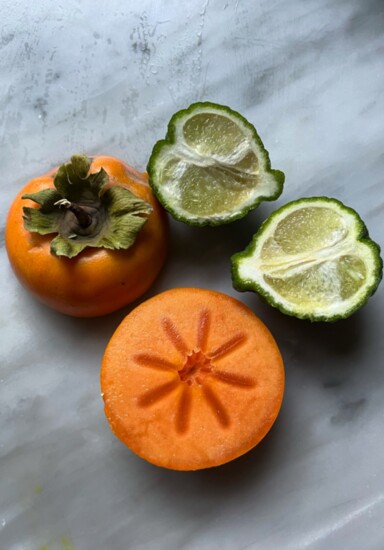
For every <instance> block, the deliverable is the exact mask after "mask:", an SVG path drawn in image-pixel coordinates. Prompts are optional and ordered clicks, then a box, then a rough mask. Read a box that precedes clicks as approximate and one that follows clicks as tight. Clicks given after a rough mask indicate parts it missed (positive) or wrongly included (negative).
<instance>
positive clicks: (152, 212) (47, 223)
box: [6, 155, 168, 317]
mask: <svg viewBox="0 0 384 550" xmlns="http://www.w3.org/2000/svg"><path fill="white" fill-rule="evenodd" d="M66 193H67V194H68V195H69V197H70V198H71V200H68V197H67V196H66ZM53 233H57V236H56V237H55V235H54V234H53ZM167 233H168V227H167V218H166V215H165V213H164V211H163V209H162V207H161V206H160V205H159V203H158V202H157V201H156V199H155V198H154V196H153V194H152V191H151V188H150V187H149V185H148V183H147V175H146V174H145V173H140V172H138V171H136V170H135V169H133V168H131V167H130V166H128V165H127V164H125V163H124V162H122V161H120V160H118V159H116V158H113V157H109V156H98V157H94V158H88V157H85V156H82V155H75V156H73V157H72V159H71V163H68V164H65V165H62V166H61V167H59V168H57V169H55V170H53V171H52V172H50V173H48V174H47V175H44V176H41V177H37V178H35V179H33V180H31V181H30V182H29V183H28V184H27V185H26V187H24V189H22V191H21V192H20V193H19V194H18V195H17V197H16V199H15V200H14V202H13V204H12V205H11V208H10V211H9V214H8V219H7V225H6V248H7V252H8V257H9V260H10V263H11V265H12V268H13V270H14V272H15V274H16V276H17V277H18V279H19V280H20V282H21V283H22V284H23V285H24V286H25V287H26V288H27V289H28V290H29V291H31V292H32V293H33V294H34V295H35V296H36V297H37V298H39V299H40V300H41V301H42V302H44V303H45V304H47V305H48V306H50V307H52V308H54V309H56V310H58V311H61V312H62V313H66V314H69V315H74V316H78V317H93V316H98V315H104V314H106V313H109V312H111V311H114V310H116V309H118V308H120V307H122V306H124V305H126V304H128V303H130V302H132V301H133V300H135V299H136V298H138V297H139V296H141V295H142V294H143V293H144V292H145V291H146V290H148V289H149V287H150V286H151V285H152V283H153V282H154V280H155V278H156V277H157V275H158V273H159V271H160V269H161V267H162V265H163V263H164V260H165V257H166V250H167Z"/></svg>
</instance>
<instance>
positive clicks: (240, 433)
mask: <svg viewBox="0 0 384 550" xmlns="http://www.w3.org/2000/svg"><path fill="white" fill-rule="evenodd" d="M101 388H102V395H103V399H104V404H105V414H106V416H107V418H108V421H109V423H110V426H111V428H112V430H113V432H114V433H115V434H116V436H118V437H119V438H120V439H121V440H122V441H123V442H124V443H125V444H126V445H127V446H128V447H129V448H130V449H131V450H132V451H134V452H135V453H136V454H138V455H139V456H141V457H142V458H144V459H146V460H148V461H149V462H151V463H153V464H156V465H158V466H162V467H165V468H170V469H174V470H198V469H202V468H209V467H213V466H218V465H220V464H223V463H225V462H228V461H230V460H232V459H234V458H236V457H238V456H240V455H242V454H244V453H245V452H247V451H249V450H250V449H252V448H253V447H254V446H255V445H257V444H258V443H259V441H260V440H261V439H262V438H263V437H264V436H265V435H266V433H267V432H268V431H269V430H270V428H271V426H272V424H273V423H274V421H275V419H276V417H277V414H278V412H279V409H280V405H281V402H282V397H283V391H284V367H283V362H282V359H281V355H280V352H279V349H278V347H277V345H276V342H275V341H274V339H273V337H272V335H271V334H270V332H269V330H268V329H267V328H266V326H265V325H264V324H263V323H262V322H261V321H260V319H258V318H257V317H256V316H255V314H254V313H253V312H252V311H251V310H250V309H249V308H248V307H246V306H245V305H244V304H242V303H241V302H239V301H238V300H236V299H234V298H232V297H230V296H227V295H226V294H222V293H220V292H216V291H213V290H206V289H196V288H174V289H171V290H168V291H166V292H163V293H161V294H158V295H157V296H155V297H153V298H151V299H149V300H147V301H146V302H143V303H142V304H140V305H139V306H138V307H137V308H136V309H134V310H133V311H132V312H131V313H130V314H129V315H128V316H127V317H126V318H125V319H124V320H123V322H122V323H121V324H120V326H119V327H118V329H117V331H116V332H115V334H114V335H113V336H112V338H111V340H110V342H109V344H108V346H107V349H106V351H105V354H104V358H103V363H102V369H101Z"/></svg>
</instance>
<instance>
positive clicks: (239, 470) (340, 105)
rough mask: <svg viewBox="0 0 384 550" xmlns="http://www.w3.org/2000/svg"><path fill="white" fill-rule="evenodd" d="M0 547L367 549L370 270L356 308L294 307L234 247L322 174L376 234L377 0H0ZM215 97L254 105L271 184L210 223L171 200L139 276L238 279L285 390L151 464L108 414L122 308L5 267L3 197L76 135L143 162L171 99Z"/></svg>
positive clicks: (382, 207)
mask: <svg viewBox="0 0 384 550" xmlns="http://www.w3.org/2000/svg"><path fill="white" fill-rule="evenodd" d="M1 7H2V26H1V30H0V75H1V78H0V140H1V148H0V159H1V168H2V178H1V192H2V200H1V204H0V209H1V217H0V220H1V223H0V246H1V257H0V262H1V272H2V285H1V304H2V307H1V312H0V327H1V346H0V421H1V431H0V483H1V489H0V548H1V549H4V550H40V549H42V548H44V549H46V550H69V549H71V550H73V549H75V550H99V549H100V550H107V549H108V550H123V549H124V550H127V549H132V550H153V549H161V550H163V549H167V550H179V549H184V550H214V549H216V548H220V549H222V550H246V549H247V550H276V549H279V550H307V549H308V550H339V549H341V548H342V549H348V550H382V549H383V548H384V527H383V521H382V518H383V514H384V471H383V459H384V443H383V419H384V404H383V403H384V401H383V387H384V369H383V364H384V360H383V359H384V343H383V329H382V327H383V288H384V287H381V288H379V290H378V291H377V293H376V295H375V296H374V297H373V298H372V299H371V300H370V301H369V302H368V304H367V305H366V306H365V307H364V308H363V309H362V310H361V311H360V312H358V313H357V314H356V315H354V316H353V317H352V318H350V319H348V320H346V321H343V322H340V323H336V324H333V325H319V324H318V325H311V324H309V323H305V322H301V321H298V320H295V319H292V318H287V317H284V316H283V315H281V314H280V313H279V312H277V311H275V310H272V309H271V308H270V307H269V306H267V305H265V304H264V303H262V302H261V301H260V300H259V299H258V298H257V297H256V296H253V295H250V294H244V295H239V294H238V293H236V292H235V291H234V290H233V289H232V286H231V282H230V274H229V257H230V256H231V254H233V253H234V252H236V251H238V250H241V249H242V248H243V247H244V246H245V245H246V244H247V243H248V241H249V240H250V237H251V235H252V234H253V233H254V232H255V231H256V229H257V227H258V225H259V224H260V222H261V221H262V220H264V219H265V217H266V216H267V215H268V213H270V212H271V211H272V210H274V209H275V208H276V206H277V205H281V204H284V203H285V202H288V201H289V200H292V199H295V198H299V197H302V196H314V195H328V196H333V197H336V198H338V199H340V200H342V201H343V202H344V203H345V204H347V205H350V206H351V207H353V208H355V209H357V210H358V212H359V213H360V215H361V216H362V218H363V219H364V220H365V221H366V223H367V225H368V228H369V231H370V235H371V237H372V238H373V239H374V240H376V241H377V242H378V243H379V244H381V245H383V234H384V231H383V229H384V224H383V220H384V216H383V214H384V194H383V173H384V155H383V150H384V130H383V127H384V119H383V107H384V100H383V97H384V96H383V89H384V64H383V59H384V4H383V2H382V0H366V1H364V2H362V1H361V0H338V1H337V2H335V1H325V0H308V1H306V2H304V1H301V0H290V1H288V2H283V1H282V0H260V1H257V2H254V1H252V0H228V1H224V2H220V1H219V0H191V1H190V2H187V3H182V2H176V1H175V0H171V1H165V0H161V1H158V2H154V1H153V0H142V1H141V2H140V3H138V2H122V1H121V0H111V1H110V2H104V3H101V2H91V1H90V0H68V1H67V2H65V3H61V4H60V3H59V4H57V3H56V4H52V3H51V2H48V1H47V0H41V1H40V2H35V3H34V5H33V7H32V4H31V3H29V2H26V1H25V0H20V1H17V2H15V1H12V2H11V1H10V0H3V1H2V3H1ZM199 100H211V101H215V102H218V103H224V104H228V105H230V106H231V107H232V108H234V109H237V110H239V111H240V112H241V113H242V114H244V115H245V116H246V117H247V118H248V119H249V120H250V121H252V122H253V123H254V124H255V126H256V127H257V129H258V131H259V133H260V135H261V136H262V138H263V141H264V143H265V145H266V147H267V148H268V150H269V152H270V156H271V159H272V162H273V165H274V166H275V167H276V168H279V169H281V170H283V171H284V172H285V173H286V184H285V190H284V193H283V194H282V196H281V197H280V198H279V200H278V201H277V202H276V203H268V204H263V205H261V206H260V208H259V209H258V210H257V211H255V212H254V213H252V214H250V215H249V216H247V218H245V219H243V220H241V221H239V222H236V223H234V224H232V225H230V226H225V227H222V228H215V229H208V230H206V229H197V228H188V227H186V226H184V225H182V224H180V223H177V222H172V224H171V229H172V245H171V254H170V257H169V260H168V262H167V265H166V267H165V269H164V271H163V273H162V275H161V276H160V278H159V279H158V281H157V282H156V284H155V285H154V287H153V288H152V289H151V290H150V292H149V293H148V294H147V296H150V295H153V294H155V293H157V292H159V291H161V290H164V289H166V288H171V287H172V286H182V285H183V286H194V285H195V286H205V287H209V288H216V289H218V290H222V291H224V292H227V293H229V294H232V295H233V296H237V297H238V298H239V299H241V300H243V301H244V302H245V303H247V304H248V305H249V306H250V307H252V308H253V309H254V311H255V312H256V314H258V315H259V316H260V317H261V319H262V320H263V321H264V322H265V323H266V324H267V326H268V327H269V328H270V330H271V331H272V333H273V334H274V336H275V338H276V339H277V341H278V343H279V345H280V347H281V350H282V354H283V357H284V360H285V364H286V373H287V387H286V394H285V399H284V404H283V409H282V412H281V414H280V416H279V419H278V422H277V423H276V425H275V426H274V428H273V430H272V432H271V433H270V434H269V436H268V437H267V438H266V439H265V441H264V442H263V443H262V444H260V445H259V446H258V447H257V448H256V449H255V450H254V451H252V452H250V453H248V454H247V455H245V456H244V457H242V458H241V459H238V460H237V461H234V462H233V463H231V464H228V465H226V466H223V467H221V468H218V469H215V470H212V471H203V472H196V473H177V472H170V471H166V470H161V469H158V468H155V467H153V466H151V465H149V464H147V463H145V462H143V461H142V460H140V459H139V458H137V457H136V456H134V455H133V454H132V453H130V451H129V450H128V449H126V448H125V447H124V446H123V445H122V444H121V443H120V442H119V441H117V440H116V439H115V438H114V437H113V436H112V434H111V432H110V431H109V428H108V426H107V423H106V421H105V419H104V415H103V410H102V401H101V399H100V395H99V391H100V389H99V378H98V377H99V366H100V361H101V357H102V354H103V350H104V348H105V345H106V343H107V341H108V339H109V337H110V336H111V334H112V333H113V331H114V329H115V328H116V326H117V325H118V323H119V321H120V320H121V319H122V318H123V317H124V316H125V315H126V314H127V312H128V311H129V310H130V308H129V307H128V308H125V309H123V310H121V311H119V312H116V313H114V314H112V315H109V316H107V317H105V318H101V319H92V320H79V319H71V318H69V317H65V316H62V315H60V314H58V313H55V312H53V311H51V310H48V309H47V308H46V307H44V306H42V305H40V304H38V303H37V302H36V301H35V300H34V299H33V298H31V297H30V296H29V295H28V294H27V293H26V291H24V290H23V289H22V288H21V287H20V285H19V284H18V282H17V281H16V279H15V277H14V275H13V273H12V271H11V269H10V267H9V265H8V261H7V257H6V253H5V250H4V226H5V219H6V214H7V211H8V208H9V206H10V204H11V201H12V200H13V197H14V196H15V195H16V193H17V192H18V190H19V189H20V188H21V186H22V185H24V184H25V183H26V182H27V181H28V180H29V179H31V178H32V177H34V176H37V175H39V174H42V173H44V172H46V171H48V170H49V169H51V168H52V167H53V166H56V165H57V164H59V163H60V162H62V161H64V160H66V159H67V158H69V157H70V155H71V154H73V153H75V152H86V153H88V154H99V153H103V154H111V155H115V156H117V157H121V158H123V159H125V160H126V161H128V162H129V163H131V164H133V165H134V166H136V167H137V168H138V169H142V170H144V169H145V166H146V162H147V160H148V157H149V154H150V152H151V149H152V146H153V144H154V143H155V141H156V140H157V139H159V138H161V137H163V136H164V134H165V130H166V124H167V122H168V120H169V118H170V116H171V115H172V114H173V112H175V111H176V110H178V109H180V108H183V107H186V106H187V105H188V104H189V103H191V102H193V101H199Z"/></svg>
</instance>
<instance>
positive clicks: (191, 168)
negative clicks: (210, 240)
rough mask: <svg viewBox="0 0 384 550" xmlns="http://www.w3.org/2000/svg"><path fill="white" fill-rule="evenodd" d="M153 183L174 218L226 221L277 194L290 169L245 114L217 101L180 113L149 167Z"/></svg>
mask: <svg viewBox="0 0 384 550" xmlns="http://www.w3.org/2000/svg"><path fill="white" fill-rule="evenodd" d="M147 170H148V174H149V183H150V185H151V186H152V188H153V191H154V193H155V195H156V196H157V198H158V200H159V201H160V202H161V204H162V205H163V206H164V207H165V209H166V210H168V211H169V212H170V213H171V214H172V215H173V217H174V218H176V219H178V220H180V221H183V222H185V223H188V224H191V225H221V224H224V223H229V222H232V221H234V220H236V219H238V218H241V217H243V216H245V215H246V214H247V213H248V212H249V211H250V210H253V209H254V208H256V206H257V205H258V204H259V203H260V202H261V201H262V200H274V199H276V198H277V197H278V196H279V195H280V193H281V192H282V189H283V183H284V174H283V172H280V171H278V170H272V169H271V163H270V160H269V156H268V152H267V151H266V150H265V148H264V145H263V143H262V141H261V139H260V138H259V136H258V134H257V132H256V130H255V128H254V127H253V126H252V124H250V123H249V122H248V121H247V120H246V119H245V118H244V117H243V116H242V115H240V114H239V113H237V112H236V111H233V110H232V109H230V108H229V107H225V106H223V105H217V104H215V103H194V104H192V105H191V106H190V107H189V108H188V109H184V110H182V111H179V112H177V113H176V114H174V115H173V117H172V118H171V120H170V122H169V124H168V132H167V135H166V137H165V139H164V140H161V141H158V142H157V143H156V144H155V146H154V148H153V151H152V154H151V157H150V159H149V162H148V166H147Z"/></svg>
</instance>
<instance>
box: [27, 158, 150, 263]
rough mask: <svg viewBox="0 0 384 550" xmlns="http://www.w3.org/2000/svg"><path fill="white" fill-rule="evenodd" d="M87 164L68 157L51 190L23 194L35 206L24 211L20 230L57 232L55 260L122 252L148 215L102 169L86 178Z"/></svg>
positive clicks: (85, 160)
mask: <svg viewBox="0 0 384 550" xmlns="http://www.w3.org/2000/svg"><path fill="white" fill-rule="evenodd" d="M91 164H92V160H91V159H90V158H88V157H86V156H84V155H73V156H72V157H71V162H69V163H67V164H63V165H62V166H60V168H59V169H58V170H57V173H56V175H55V177H54V181H53V182H54V186H55V188H54V189H44V190H42V191H39V192H37V193H31V194H25V195H23V199H29V200H31V201H33V202H35V203H37V204H38V205H39V207H38V208H32V207H28V206H25V207H24V208H23V221H24V227H25V228H26V229H27V230H28V231H31V232H34V233H39V234H40V235H48V234H51V233H52V234H54V233H57V236H56V237H55V238H53V240H52V242H51V253H52V254H54V255H55V256H66V257H67V258H73V257H75V256H77V255H78V254H79V253H80V252H81V251H82V250H84V249H85V248H87V247H93V248H109V249H115V250H118V249H127V248H129V247H130V246H132V245H133V243H134V242H135V240H136V237H137V235H138V234H139V232H140V230H141V229H142V227H143V225H144V224H145V222H146V221H147V217H148V215H149V214H150V213H151V211H152V208H151V206H150V205H149V204H148V203H147V202H145V201H143V200H142V199H140V198H138V197H136V196H135V195H134V194H133V193H131V192H130V191H129V190H128V189H125V188H124V187H119V186H108V184H109V176H108V174H107V172H106V171H105V170H104V169H103V168H101V169H100V170H99V171H98V172H96V173H94V174H90V173H89V170H90V167H91Z"/></svg>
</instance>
